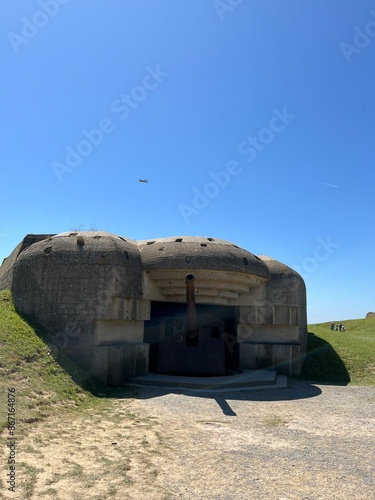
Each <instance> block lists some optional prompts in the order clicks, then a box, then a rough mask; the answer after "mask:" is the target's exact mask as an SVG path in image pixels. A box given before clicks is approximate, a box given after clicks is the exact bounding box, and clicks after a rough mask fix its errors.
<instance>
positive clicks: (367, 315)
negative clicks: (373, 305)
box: [366, 312, 375, 318]
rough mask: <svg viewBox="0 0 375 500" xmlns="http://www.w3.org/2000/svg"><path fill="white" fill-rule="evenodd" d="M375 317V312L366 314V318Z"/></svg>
mask: <svg viewBox="0 0 375 500" xmlns="http://www.w3.org/2000/svg"><path fill="white" fill-rule="evenodd" d="M374 317H375V312H368V313H367V314H366V318H374Z"/></svg>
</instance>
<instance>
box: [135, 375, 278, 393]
mask: <svg viewBox="0 0 375 500" xmlns="http://www.w3.org/2000/svg"><path fill="white" fill-rule="evenodd" d="M127 385H131V386H137V387H142V386H148V387H165V388H170V389H176V388H180V389H191V390H199V391H208V392H212V391H214V392H216V391H227V390H228V389H229V390H249V389H275V388H281V387H287V377H286V376H285V375H277V373H276V371H274V370H242V372H241V373H234V374H233V375H226V376H218V377H187V376H177V375H163V374H160V373H149V374H147V375H142V376H139V377H135V378H133V379H131V380H128V381H127Z"/></svg>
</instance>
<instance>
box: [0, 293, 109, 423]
mask: <svg viewBox="0 0 375 500" xmlns="http://www.w3.org/2000/svg"><path fill="white" fill-rule="evenodd" d="M50 345H52V339H51V338H50V337H49V335H48V332H46V331H44V330H42V329H41V328H38V327H37V326H35V325H32V324H30V323H28V322H27V321H25V320H24V319H23V318H22V317H21V316H20V315H19V314H17V312H16V311H15V308H14V305H13V303H12V299H11V293H10V292H9V291H7V290H6V291H2V292H0V431H1V430H2V429H5V427H7V420H6V413H7V408H6V407H7V390H8V388H11V387H13V388H15V389H16V418H17V424H18V428H17V431H20V429H21V430H22V429H24V428H25V427H26V426H27V424H32V423H33V422H37V421H41V420H43V419H45V418H46V417H48V416H50V415H52V414H54V413H56V412H60V411H62V410H65V409H73V408H84V407H87V406H93V405H95V404H99V402H100V398H96V397H95V396H94V394H95V392H96V391H97V390H101V391H102V392H103V391H104V392H105V389H104V388H101V387H100V386H99V385H98V384H96V383H95V382H94V381H93V380H92V379H91V377H90V376H88V374H87V372H86V371H85V370H83V369H81V368H79V367H78V366H77V365H76V364H75V363H74V362H73V361H72V360H70V359H69V358H68V357H66V356H63V355H62V356H59V358H58V359H55V357H54V355H53V353H52V350H51V349H50Z"/></svg>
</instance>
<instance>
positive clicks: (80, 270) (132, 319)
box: [0, 231, 307, 385]
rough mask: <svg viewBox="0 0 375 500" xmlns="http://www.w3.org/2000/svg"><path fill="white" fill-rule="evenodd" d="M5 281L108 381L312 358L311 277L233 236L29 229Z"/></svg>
mask: <svg viewBox="0 0 375 500" xmlns="http://www.w3.org/2000/svg"><path fill="white" fill-rule="evenodd" d="M4 288H10V289H11V290H12V294H13V299H14V302H15V305H16V307H17V309H18V310H19V311H20V312H21V313H22V314H24V315H27V316H29V317H31V318H33V319H34V320H36V321H37V322H38V323H40V324H41V325H42V326H44V327H45V328H47V329H48V330H50V331H51V332H53V334H54V336H55V339H56V347H57V348H58V349H62V350H64V351H66V352H67V353H68V354H69V355H71V356H72V357H73V358H75V359H77V360H79V361H80V362H81V363H82V364H83V365H84V366H86V368H87V370H88V371H89V372H90V373H91V374H92V375H93V376H95V377H96V378H97V379H99V380H100V381H102V382H103V383H105V384H108V385H121V384H122V383H123V382H124V381H125V380H127V379H131V378H134V377H137V376H139V375H145V374H147V373H148V372H149V371H154V372H157V373H163V374H184V375H197V376H198V375H207V376H222V375H225V374H226V373H228V371H230V370H243V369H250V370H259V369H265V368H266V369H268V368H272V369H275V370H277V372H278V373H282V374H286V375H298V374H299V373H300V371H301V368H302V363H303V359H304V355H305V350H306V340H307V328H306V291H305V285H304V282H303V279H302V278H301V276H300V275H299V274H298V273H296V272H295V271H293V270H292V269H291V268H289V267H288V266H286V265H284V264H282V263H280V262H278V261H276V260H274V259H271V258H270V257H265V256H256V255H253V254H252V253H250V252H248V251H247V250H244V249H242V248H239V247H238V246H236V245H234V244H233V243H231V242H228V241H225V240H220V239H215V238H204V237H192V236H190V237H189V236H183V237H170V238H157V239H154V240H144V241H133V240H130V239H128V238H123V237H121V236H117V235H114V234H111V233H108V232H101V231H91V232H90V231H86V232H85V231H80V232H70V233H61V234H57V235H27V236H26V237H25V238H24V240H23V241H22V242H21V243H20V244H19V245H18V246H17V247H16V248H15V250H14V251H13V252H12V254H11V255H10V256H9V257H8V258H7V259H5V261H4V262H3V264H2V266H1V267H0V289H4Z"/></svg>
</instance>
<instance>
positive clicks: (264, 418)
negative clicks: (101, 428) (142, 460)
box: [134, 382, 375, 500]
mask: <svg viewBox="0 0 375 500" xmlns="http://www.w3.org/2000/svg"><path fill="white" fill-rule="evenodd" d="M374 395H375V388H374V387H358V386H357V387H356V386H348V387H342V386H341V387H340V386H327V385H319V386H317V385H312V384H309V383H305V382H293V383H291V384H290V385H289V387H288V388H286V389H276V390H267V391H264V390H262V391H246V392H228V393H220V394H219V395H218V394H216V395H215V394H208V393H205V394H203V393H201V394H197V393H191V394H190V395H189V394H188V393H186V392H185V393H184V394H173V393H168V392H167V391H164V392H163V391H161V390H158V389H142V391H141V392H140V398H138V399H136V400H135V401H134V406H135V408H137V410H138V411H139V412H140V413H142V414H146V415H148V416H153V417H156V419H157V421H158V422H159V423H160V429H159V431H158V432H159V433H160V435H161V436H162V442H163V444H164V446H163V448H164V450H163V452H162V455H161V457H160V458H159V460H158V462H159V463H158V464H157V468H158V470H159V474H158V476H157V478H156V480H155V487H156V486H158V488H157V489H158V491H159V492H164V494H161V493H159V494H157V495H156V496H155V498H173V499H174V498H176V499H193V498H194V499H195V498H198V499H202V500H203V499H222V500H232V499H233V500H239V499H278V500H292V499H311V500H317V499H325V500H326V499H372V498H375V493H374V492H375V477H374V466H375V465H374V464H375V460H374V459H375V447H374V441H375V439H374V436H375V412H374ZM158 495H159V496H158Z"/></svg>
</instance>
